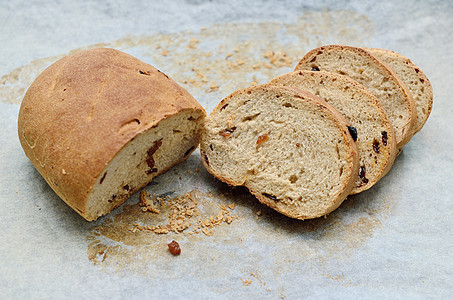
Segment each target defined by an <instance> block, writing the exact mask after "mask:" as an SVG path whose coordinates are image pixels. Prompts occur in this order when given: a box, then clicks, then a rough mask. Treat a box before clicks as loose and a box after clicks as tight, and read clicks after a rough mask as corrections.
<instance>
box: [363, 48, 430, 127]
mask: <svg viewBox="0 0 453 300" xmlns="http://www.w3.org/2000/svg"><path fill="white" fill-rule="evenodd" d="M365 50H367V51H369V52H371V54H373V55H374V56H376V57H377V58H379V59H380V60H382V61H384V62H385V63H386V64H388V65H389V66H390V67H392V69H393V70H394V71H395V73H396V74H397V75H398V77H399V78H400V79H401V80H402V81H403V82H404V83H405V84H406V86H407V87H408V88H409V90H410V91H411V94H412V97H413V98H414V102H415V107H416V111H417V125H416V126H415V133H417V132H419V131H420V130H421V129H422V127H423V126H424V125H425V123H426V121H427V120H428V117H429V115H430V113H431V110H432V107H433V88H432V86H431V83H430V82H429V80H428V77H426V75H425V73H423V71H422V70H421V69H420V68H419V67H418V66H417V65H415V64H414V63H413V62H412V61H411V60H410V59H409V58H407V57H404V56H403V55H401V54H399V53H397V52H394V51H391V50H387V49H379V48H365Z"/></svg>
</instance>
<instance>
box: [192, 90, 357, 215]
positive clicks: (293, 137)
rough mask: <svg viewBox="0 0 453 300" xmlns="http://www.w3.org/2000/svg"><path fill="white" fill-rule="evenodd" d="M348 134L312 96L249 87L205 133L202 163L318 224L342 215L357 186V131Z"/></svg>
mask: <svg viewBox="0 0 453 300" xmlns="http://www.w3.org/2000/svg"><path fill="white" fill-rule="evenodd" d="M348 126H349V124H348V122H347V121H346V120H345V119H344V118H343V116H342V115H341V114H340V113H339V112H338V111H337V110H335V109H334V108H333V107H332V106H331V105H330V104H328V103H327V102H325V101H323V100H321V99H320V98H318V97H316V96H314V95H312V94H311V93H308V92H305V91H301V90H299V89H294V88H289V87H283V86H273V85H261V86H255V87H250V88H246V89H242V90H239V91H236V92H234V93H233V94H231V95H229V96H228V97H226V98H225V99H223V100H222V101H221V102H220V103H219V104H218V105H217V106H216V107H215V108H214V110H213V111H212V113H211V114H210V116H209V117H208V118H207V120H206V124H205V127H204V129H203V131H202V137H201V142H200V151H201V157H202V161H203V164H204V166H205V167H206V169H207V170H208V171H209V172H210V173H212V174H213V175H214V176H215V177H217V178H219V179H220V180H222V181H224V182H226V183H228V184H230V185H243V186H246V187H247V188H248V189H249V190H250V192H251V193H252V194H253V195H255V196H256V197H257V198H258V200H259V201H261V202H262V203H264V204H266V205H268V206H270V207H271V208H273V209H275V210H277V211H279V212H281V213H283V214H285V215H287V216H289V217H292V218H298V219H311V218H317V217H320V216H323V215H326V214H328V213H329V212H331V211H333V210H334V209H335V208H337V207H338V206H339V205H340V204H341V203H342V201H343V200H344V199H345V198H346V196H347V195H348V194H350V192H351V190H352V188H353V187H354V185H355V181H356V177H357V173H358V168H359V164H358V162H359V157H358V149H357V143H356V142H355V141H354V139H356V136H355V134H356V132H355V129H354V128H353V127H351V126H349V127H348ZM351 132H352V133H351ZM351 135H354V138H353V137H351Z"/></svg>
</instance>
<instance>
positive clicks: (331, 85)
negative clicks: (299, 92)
mask: <svg viewBox="0 0 453 300" xmlns="http://www.w3.org/2000/svg"><path fill="white" fill-rule="evenodd" d="M270 84H273V85H283V86H290V87H295V88H299V89H303V90H307V91H309V92H311V93H313V94H315V95H316V96H319V97H320V98H322V99H323V100H325V101H326V102H327V103H329V104H331V105H332V106H333V107H335V108H336V109H337V110H338V111H339V112H340V113H341V114H343V116H344V117H345V119H346V120H347V121H348V122H349V123H350V124H351V125H352V126H354V127H355V128H356V129H357V143H358V148H359V156H360V169H359V172H358V174H357V179H356V183H355V187H354V188H353V190H352V192H351V194H356V193H359V192H362V191H364V190H367V189H369V188H370V187H372V186H373V185H374V184H375V183H376V182H378V181H379V179H381V178H382V177H383V176H384V175H385V174H387V172H388V171H389V170H390V168H391V166H392V165H393V161H394V160H395V157H396V140H395V133H394V130H393V126H392V123H391V122H390V120H389V119H388V117H387V115H386V114H385V111H384V108H383V107H382V105H381V104H380V103H379V100H377V99H376V97H374V96H373V94H371V92H370V91H368V90H367V89H366V88H365V87H364V86H362V85H361V84H359V83H358V82H356V81H354V80H352V79H351V78H349V77H347V76H341V75H338V74H335V73H331V72H324V71H294V72H291V73H287V74H285V75H282V76H280V77H278V78H276V79H274V80H272V81H271V82H270Z"/></svg>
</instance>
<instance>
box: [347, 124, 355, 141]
mask: <svg viewBox="0 0 453 300" xmlns="http://www.w3.org/2000/svg"><path fill="white" fill-rule="evenodd" d="M348 130H349V133H350V134H351V137H352V139H353V140H354V142H356V141H357V129H355V127H352V126H348Z"/></svg>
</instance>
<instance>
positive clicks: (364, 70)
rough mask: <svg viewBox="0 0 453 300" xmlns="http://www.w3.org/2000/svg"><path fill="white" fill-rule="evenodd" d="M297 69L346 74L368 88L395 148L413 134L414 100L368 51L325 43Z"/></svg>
mask: <svg viewBox="0 0 453 300" xmlns="http://www.w3.org/2000/svg"><path fill="white" fill-rule="evenodd" d="M296 70H321V71H329V72H333V73H338V74H341V75H347V76H349V77H351V78H352V79H354V80H356V81H358V82H359V83H361V84H362V85H364V86H365V87H366V88H367V89H368V90H370V92H371V93H373V95H375V96H376V98H377V99H378V100H379V101H380V102H381V104H382V106H383V107H384V109H385V112H386V113H387V116H388V117H389V119H390V121H391V122H392V125H393V128H394V129H395V135H396V141H397V148H399V149H401V148H402V147H403V146H404V145H405V144H407V143H408V142H409V140H410V139H411V137H412V136H413V134H414V128H415V125H416V122H417V115H416V110H415V104H414V100H413V98H412V96H411V93H410V91H409V90H408V88H407V87H406V85H405V84H404V83H403V82H402V81H401V80H400V79H399V77H398V76H397V75H396V73H395V72H394V71H393V70H392V69H391V68H389V67H388V66H387V65H386V64H385V63H383V62H382V61H380V60H379V59H377V58H376V57H375V56H373V55H372V54H371V53H370V52H368V51H366V50H364V49H362V48H357V47H350V46H343V45H328V46H323V47H319V48H316V49H313V50H311V51H310V52H308V53H307V54H306V55H305V56H304V57H303V58H302V59H301V61H300V62H299V63H298V65H297V66H296Z"/></svg>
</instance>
